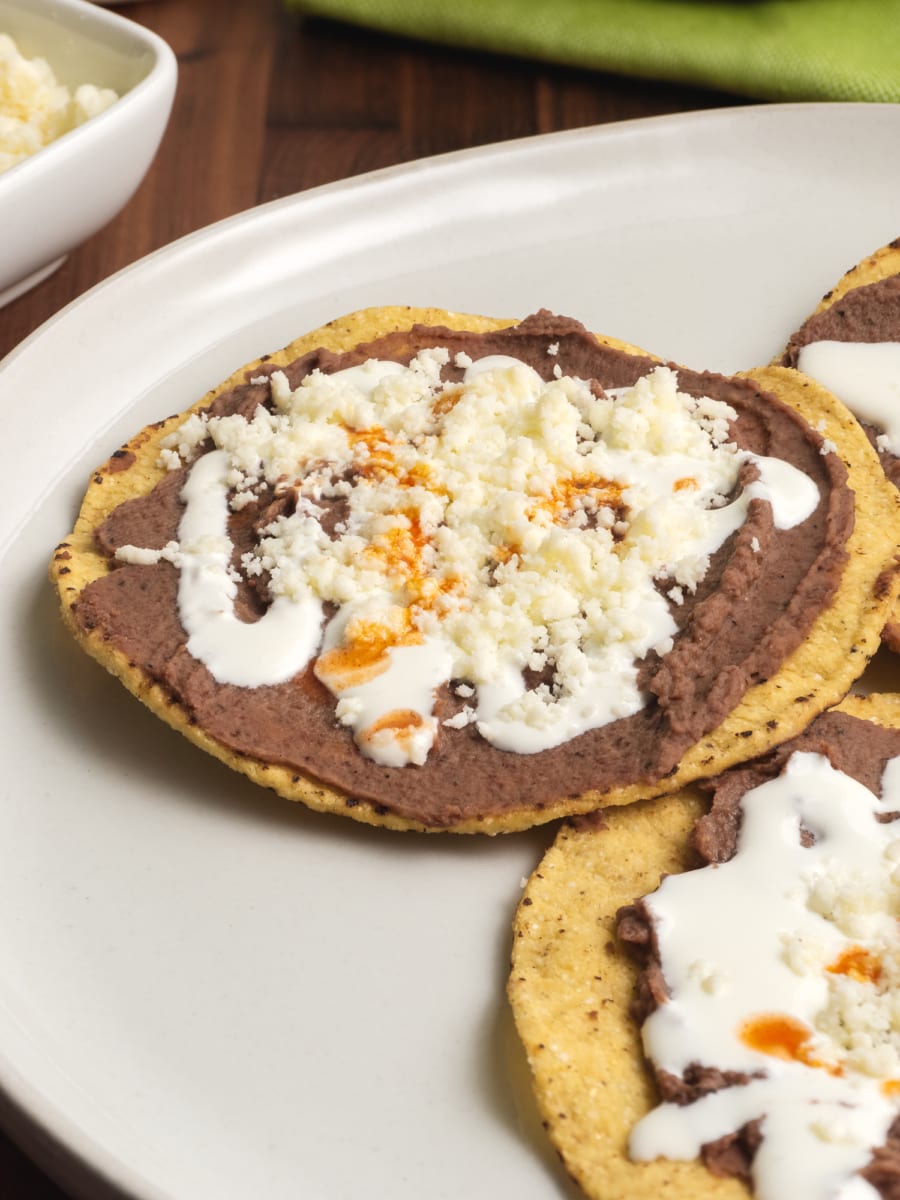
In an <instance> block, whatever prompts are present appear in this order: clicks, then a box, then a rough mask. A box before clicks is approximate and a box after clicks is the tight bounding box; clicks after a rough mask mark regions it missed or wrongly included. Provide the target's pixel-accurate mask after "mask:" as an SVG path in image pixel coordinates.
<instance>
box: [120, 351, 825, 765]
mask: <svg viewBox="0 0 900 1200" xmlns="http://www.w3.org/2000/svg"><path fill="white" fill-rule="evenodd" d="M448 357H449V356H448V354H447V352H446V351H445V350H440V349H438V350H428V351H423V352H422V353H420V354H419V355H418V356H417V358H416V359H414V360H413V362H412V364H411V365H410V367H408V368H407V367H402V366H400V365H398V364H396V363H392V362H380V361H377V360H373V361H370V362H367V363H365V364H363V365H361V366H357V367H353V368H350V369H347V370H344V371H340V372H337V373H335V374H333V375H330V376H326V375H322V374H321V373H319V372H314V373H313V375H312V376H309V377H307V379H306V380H304V381H303V382H302V383H301V384H300V386H299V387H298V388H296V389H294V390H293V391H292V390H291V389H290V388H289V386H288V384H287V381H286V379H285V378H284V376H283V375H280V374H279V373H276V374H275V375H274V376H273V378H272V381H271V386H272V397H273V412H268V411H267V410H265V409H260V410H257V413H256V414H255V415H254V417H253V419H252V421H250V422H248V421H246V420H244V418H242V417H237V416H233V417H225V418H209V419H207V418H197V417H191V418H188V420H187V421H185V423H184V424H183V425H182V426H181V427H180V429H179V430H178V431H176V433H175V434H173V435H172V436H171V437H170V438H169V439H167V442H166V443H165V446H164V456H165V461H166V462H167V464H168V465H170V466H174V465H178V464H179V463H180V462H181V461H182V459H184V458H190V457H191V456H192V454H193V453H194V450H195V448H196V447H197V446H199V445H200V444H201V443H202V442H204V441H205V439H207V438H212V441H213V444H214V446H215V447H216V448H215V449H213V450H211V451H210V452H208V453H206V454H204V455H202V456H200V457H199V458H197V460H196V462H195V463H194V464H193V466H192V467H191V469H190V473H189V476H188V481H187V483H186V485H185V487H184V490H183V494H182V495H183V499H184V501H185V511H184V515H183V517H182V521H181V525H180V528H179V532H178V545H177V547H175V548H173V547H167V548H166V553H165V556H166V557H168V558H169V559H170V561H172V562H174V563H175V564H176V565H177V566H178V567H179V569H180V580H179V591H178V604H179V612H180V615H181V619H182V623H183V625H184V627H185V630H186V631H187V633H188V637H189V641H188V649H189V651H190V652H191V654H193V655H194V656H195V657H196V658H198V659H199V660H200V661H201V662H203V663H204V664H205V665H206V666H207V667H208V668H209V670H210V671H211V672H212V674H213V675H214V676H215V678H216V679H217V680H219V681H220V682H222V683H230V684H236V685H238V686H243V687H259V686H265V685H267V684H275V683H281V682H284V681H285V680H287V679H290V678H292V677H293V676H294V675H295V674H296V673H297V672H298V671H300V670H302V669H303V668H304V667H305V666H306V665H307V664H308V663H309V662H310V661H312V660H313V659H314V658H317V663H318V665H317V667H316V671H317V674H318V675H319V677H320V679H322V680H323V682H325V683H326V686H328V687H329V688H330V689H331V691H332V692H333V693H334V695H335V697H336V698H337V700H338V717H339V719H340V720H341V721H343V722H344V723H346V724H347V725H348V726H350V727H351V728H352V729H353V731H354V735H355V737H356V739H357V742H358V744H359V745H360V748H361V750H362V752H363V753H365V754H368V755H370V756H372V757H373V758H375V759H376V760H377V761H379V762H381V763H383V764H385V765H390V766H398V765H403V764H404V763H407V762H410V763H421V762H423V761H424V759H425V757H426V755H427V753H428V750H429V749H430V747H431V745H432V744H433V741H434V738H435V736H436V735H437V732H438V725H437V720H436V718H435V716H434V712H433V709H434V696H435V692H436V689H437V688H438V687H440V686H441V685H442V684H444V683H446V682H448V681H449V680H451V679H460V680H466V681H467V682H468V683H469V684H470V685H473V686H474V688H475V690H476V695H475V699H474V701H473V704H472V706H471V712H470V713H469V714H468V715H467V717H466V720H468V719H469V717H471V719H473V720H474V721H475V722H476V724H477V728H478V730H479V732H480V733H481V735H482V736H483V737H485V738H486V739H487V740H488V741H489V742H491V743H492V744H494V745H496V746H499V747H501V748H503V749H507V750H512V751H515V752H518V753H523V754H527V753H534V752H537V751H540V750H543V749H547V748H550V747H552V746H555V745H558V744H560V743H561V742H562V741H565V740H567V739H568V738H571V737H574V736H576V735H577V734H579V733H582V732H584V731H586V730H588V729H591V728H595V727H597V726H599V725H602V724H605V723H607V722H609V721H612V720H615V719H617V718H618V717H622V716H628V715H630V714H632V713H634V712H636V711H638V709H639V708H640V707H641V706H642V704H643V703H644V699H645V698H644V697H643V696H642V694H641V693H640V691H639V689H638V687H637V671H636V667H635V662H636V660H637V659H639V658H641V657H642V656H644V655H645V654H646V653H647V652H648V651H650V650H652V649H655V650H657V651H658V652H659V653H661V654H664V653H666V652H667V651H668V650H669V649H670V648H671V645H672V639H673V637H674V634H675V632H676V626H675V622H674V620H673V617H672V615H671V611H670V605H669V602H668V601H667V600H666V598H665V597H663V596H662V595H660V594H659V592H658V591H657V588H656V586H655V580H656V579H657V578H661V577H671V578H672V579H673V580H674V581H675V584H676V585H677V586H678V587H679V588H680V589H681V594H682V595H683V592H684V590H690V589H692V588H693V587H695V586H696V585H697V583H698V582H699V580H700V579H701V578H702V576H703V573H704V572H705V570H706V565H707V563H708V558H709V556H710V555H711V554H712V553H714V551H715V550H716V549H717V548H718V547H719V546H720V545H721V544H722V542H723V541H724V539H725V538H726V537H728V536H729V534H731V533H732V532H734V531H735V530H736V529H738V528H739V527H740V526H741V524H742V523H743V522H744V520H745V518H746V513H747V506H748V504H749V502H750V500H751V499H752V498H753V497H759V498H762V499H765V500H767V501H769V503H770V504H771V505H772V509H773V519H774V520H775V523H776V524H777V525H778V527H779V528H788V527H791V526H792V525H794V524H797V523H799V522H801V521H803V520H805V519H806V518H807V517H808V516H809V515H810V513H811V512H812V511H813V510H814V508H815V507H816V504H817V502H818V491H817V488H816V487H815V485H814V484H813V483H812V481H811V480H810V479H808V478H807V477H806V476H805V475H803V474H802V473H801V472H799V471H798V470H797V469H796V468H794V467H793V466H791V465H789V464H787V463H784V462H781V461H780V460H778V459H771V458H753V459H752V461H754V462H755V463H756V465H757V466H758V468H759V472H760V479H759V480H757V481H755V482H754V483H753V484H752V485H750V486H749V487H747V488H746V489H744V491H743V493H742V494H741V495H739V496H738V497H737V498H736V499H734V500H733V501H731V502H727V497H728V495H729V493H731V491H732V490H733V488H734V485H735V483H736V481H737V477H738V472H739V470H740V467H741V464H742V463H744V462H746V461H748V459H751V458H752V456H750V455H748V454H746V453H744V452H741V451H738V450H737V448H736V447H735V446H733V445H731V444H728V443H727V442H726V441H725V438H726V437H727V429H728V421H729V419H730V417H731V416H732V415H733V414H732V413H731V410H730V409H728V407H727V406H726V405H723V404H721V403H719V402H716V401H712V400H709V399H703V400H699V401H698V400H694V399H693V398H691V397H686V396H684V395H682V394H681V393H679V392H678V391H677V386H676V385H677V379H676V376H675V374H674V372H672V371H670V370H668V369H667V368H657V369H656V370H654V371H653V372H652V373H651V374H650V375H649V376H648V377H646V378H644V379H642V380H640V381H639V382H638V384H637V385H636V386H635V387H634V388H631V389H620V391H619V393H617V394H616V396H615V397H612V398H602V397H601V398H597V397H594V396H592V394H591V392H590V389H589V387H588V386H587V384H586V383H585V382H584V381H582V380H578V379H574V378H561V379H554V380H553V381H551V382H550V383H545V382H544V381H543V380H542V379H541V378H540V376H539V375H538V374H537V372H535V371H534V370H532V369H531V368H530V367H527V366H526V365H525V364H523V363H521V362H518V361H517V360H515V359H512V358H507V357H504V356H496V355H495V356H490V357H486V358H483V359H480V360H477V361H476V362H474V363H471V365H469V366H468V367H467V368H466V370H465V377H464V381H463V384H462V386H461V387H460V386H459V385H445V384H443V383H442V382H441V380H440V371H441V366H442V364H443V363H445V362H446V361H448ZM348 474H350V475H356V476H357V479H356V483H355V485H354V486H353V487H352V488H351V486H350V484H349V483H347V482H346V476H347V475H348ZM579 479H588V480H591V479H593V480H600V481H611V483H610V486H611V488H612V498H610V497H607V498H605V499H604V494H603V492H602V488H601V490H600V493H598V495H599V499H598V498H597V496H596V495H595V496H594V498H593V499H592V494H591V493H590V491H587V492H586V491H584V490H581V491H580V490H579V487H578V486H576V485H575V484H574V483H573V481H577V480H579ZM262 480H267V481H268V482H269V484H278V485H279V486H293V487H294V489H295V491H296V494H297V497H298V502H297V511H296V513H295V514H294V515H293V516H291V517H285V518H280V519H279V520H277V521H275V522H274V523H273V525H272V526H271V527H270V529H269V530H268V531H267V532H266V533H265V535H264V536H263V538H262V540H261V542H260V545H259V548H258V550H257V552H256V553H255V554H252V555H250V556H249V559H247V560H246V561H245V562H244V564H243V565H244V569H246V570H247V571H248V572H253V571H267V572H268V573H269V578H270V592H271V593H272V595H273V597H274V600H273V603H272V604H271V606H270V608H269V610H268V611H267V612H266V614H265V615H264V616H263V617H262V619H261V620H259V621H257V622H255V623H251V624H245V623H243V622H241V621H240V620H238V618H237V617H236V616H235V614H234V607H233V605H234V596H235V593H236V582H235V578H234V574H233V570H232V566H231V557H232V547H231V544H230V541H229V539H228V533H227V521H228V511H229V503H230V504H231V506H232V507H237V506H238V505H239V504H241V503H244V502H245V501H246V499H248V498H251V497H252V494H253V490H254V488H255V487H256V485H257V483H258V482H259V481H262ZM682 485H684V486H682ZM566 489H568V491H567V490H566ZM616 489H618V493H617V494H618V499H619V501H620V503H621V505H622V506H624V510H625V512H626V514H627V516H626V520H625V521H624V524H622V525H621V527H620V526H619V525H617V524H616V519H617V517H616V514H617V512H618V513H619V515H621V511H622V510H621V509H617V505H616ZM229 496H230V497H231V499H230V501H229ZM328 497H340V498H343V499H344V500H345V501H346V504H347V506H348V517H347V520H346V522H345V523H344V526H343V527H342V528H341V529H339V530H338V531H337V534H336V536H335V537H334V538H329V537H328V536H327V535H326V534H325V532H324V531H323V529H322V527H321V525H320V524H319V521H318V515H319V513H320V509H319V502H320V501H321V500H322V499H323V498H328ZM410 514H413V515H412V516H411V515H410ZM404 539H405V540H404ZM397 545H401V546H402V547H403V553H402V554H399V556H398V555H397V554H395V553H394V550H392V549H391V547H394V548H396V546H397ZM120 553H121V557H122V558H123V559H129V556H130V561H140V559H141V555H142V554H145V553H147V552H145V551H142V550H141V549H140V548H136V547H126V548H123V550H122V551H121V552H120ZM392 554H393V555H394V557H393V558H392ZM492 555H493V556H494V558H493V560H492ZM404 556H405V558H404ZM498 556H499V557H498ZM410 563H412V565H410ZM404 564H405V565H404ZM404 572H405V573H404ZM417 588H419V589H420V592H421V589H422V588H424V589H425V592H426V593H427V594H426V595H424V598H423V594H420V592H417V591H416V589H417ZM326 602H328V603H331V604H334V605H336V606H337V608H338V612H337V615H336V616H335V617H334V618H333V619H332V620H331V621H330V622H328V623H327V624H326V625H325V628H324V634H323V628H322V626H323V612H324V608H323V606H324V603H326ZM365 613H368V614H369V617H368V618H367V620H368V621H369V624H370V625H372V624H373V623H374V625H375V626H377V625H378V624H379V622H382V621H383V620H384V619H387V618H386V617H385V616H384V614H388V615H389V616H390V619H392V620H394V619H396V618H397V614H398V613H400V614H401V615H402V614H404V613H405V614H406V626H405V632H404V635H403V636H398V637H396V638H394V639H393V640H392V639H390V638H389V639H388V643H389V644H386V645H385V647H384V649H383V653H382V654H381V657H380V660H379V661H378V662H377V664H375V663H373V669H372V671H371V672H370V677H369V678H367V679H366V678H361V677H360V674H359V672H358V671H357V672H355V673H352V678H351V677H350V676H347V675H343V674H342V670H343V668H342V665H341V663H340V661H339V656H335V655H331V657H330V659H329V660H328V665H327V667H326V666H324V665H323V658H324V656H325V655H326V653H327V652H328V651H331V650H335V649H337V648H338V647H339V645H340V643H341V639H342V638H345V637H346V631H347V629H348V626H349V627H350V628H351V629H354V628H356V626H355V625H354V624H353V623H352V622H351V618H358V617H359V616H360V614H365ZM373 614H374V615H373ZM379 614H381V615H379ZM323 638H324V640H323ZM375 657H376V658H377V657H378V656H377V655H376V656H375ZM548 662H549V664H550V666H551V667H552V669H553V670H554V672H555V675H554V683H553V685H552V686H546V685H542V686H540V687H538V688H533V689H530V690H526V688H525V685H524V680H523V675H522V672H523V670H524V669H525V668H531V669H533V670H536V671H538V672H539V671H540V670H541V669H542V667H543V666H544V665H545V664H547V663H548ZM398 713H400V714H402V713H414V714H417V717H418V721H417V722H413V723H409V724H407V725H406V726H402V724H401V723H399V722H398V721H392V720H391V719H390V718H391V714H394V715H395V716H396V714H398Z"/></svg>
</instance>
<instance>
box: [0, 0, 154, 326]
mask: <svg viewBox="0 0 900 1200" xmlns="http://www.w3.org/2000/svg"><path fill="white" fill-rule="evenodd" d="M176 76H177V67H176V62H175V56H174V54H173V53H172V51H171V49H170V48H169V46H167V45H166V43H165V42H164V41H163V40H162V39H161V38H159V37H157V36H156V35H155V34H153V33H151V32H150V31H148V30H146V29H144V28H143V27H142V26H140V25H138V24H137V23H136V22H134V21H131V20H128V19H126V18H124V17H122V16H119V15H118V14H116V13H113V12H109V11H107V10H105V9H102V8H99V7H97V6H95V5H93V4H90V3H87V2H86V0H0V231H2V233H0V304H5V303H7V302H9V301H10V300H12V299H14V298H15V297H16V296H18V295H20V294H21V293H22V292H23V291H25V290H26V289H27V288H29V287H31V286H33V285H34V284H36V283H38V282H39V281H40V280H41V279H43V278H45V277H46V276H47V275H49V274H50V272H51V271H53V270H54V269H55V268H56V267H58V266H59V265H60V263H61V262H62V261H63V260H64V259H65V257H66V255H67V254H68V253H69V251H70V250H72V249H73V248H74V247H75V246H77V245H78V244H79V243H80V242H82V241H84V240H85V239H86V238H88V237H90V236H91V234H93V233H96V232H97V230H99V229H101V228H102V227H103V226H104V225H105V224H106V223H107V222H108V221H109V220H111V218H112V217H114V216H115V214H116V213H117V212H118V211H119V210H120V209H121V208H122V207H123V206H124V204H125V203H126V202H127V201H128V200H129V199H130V198H131V196H132V195H133V193H134V192H135V190H136V189H137V187H138V185H139V184H140V182H141V180H142V179H143V177H144V175H145V174H146V172H147V169H148V167H149V166H150V164H151V162H152V161H153V157H154V155H155V154H156V151H157V148H158V146H159V143H160V140H161V138H162V135H163V132H164V131H165V127H166V123H167V122H168V119H169V113H170V111H171V108H172V99H173V97H174V94H175V82H176Z"/></svg>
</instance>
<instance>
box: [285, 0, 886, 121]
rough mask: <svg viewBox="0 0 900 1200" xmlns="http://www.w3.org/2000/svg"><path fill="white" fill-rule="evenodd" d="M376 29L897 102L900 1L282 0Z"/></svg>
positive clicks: (773, 96)
mask: <svg viewBox="0 0 900 1200" xmlns="http://www.w3.org/2000/svg"><path fill="white" fill-rule="evenodd" d="M285 3H286V4H287V6H288V7H289V8H292V9H294V10H295V11H299V12H304V13H308V14H310V15H316V16H323V17H331V18H334V19H337V20H342V21H349V22H352V23H353V24H356V25H363V26H367V27H369V28H374V29H379V30H382V31H384V32H389V33H397V34H404V35H406V36H409V37H415V38H424V39H426V40H428V41H434V42H443V43H448V44H450V45H455V46H463V47H469V48H472V49H479V50H491V51H496V52H500V53H507V54H516V55H520V56H527V57H530V58H539V59H544V60H546V61H550V62H560V63H568V64H570V65H573V66H579V67H591V68H598V69H600V70H604V71H613V72H617V73H618V74H622V75H638V76H642V77H644V78H647V79H665V80H670V81H673V82H679V83H692V84H701V85H703V86H706V87H711V88H717V89H720V90H724V91H728V92H732V93H737V94H740V95H745V96H752V97H756V98H759V99H766V100H881V101H885V100H887V101H900V0H285Z"/></svg>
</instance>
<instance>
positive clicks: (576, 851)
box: [508, 695, 900, 1200]
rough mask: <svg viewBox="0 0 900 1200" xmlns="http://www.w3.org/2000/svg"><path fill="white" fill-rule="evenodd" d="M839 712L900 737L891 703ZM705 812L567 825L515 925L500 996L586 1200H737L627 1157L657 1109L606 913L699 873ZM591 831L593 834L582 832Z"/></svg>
mask: <svg viewBox="0 0 900 1200" xmlns="http://www.w3.org/2000/svg"><path fill="white" fill-rule="evenodd" d="M837 709H838V711H840V712H846V713H849V714H850V715H851V716H854V717H859V718H861V719H863V720H870V721H873V722H875V723H876V724H879V725H883V726H887V727H892V728H900V695H879V696H870V697H865V698H864V697H859V696H853V697H848V698H847V699H846V700H844V701H843V702H842V703H841V704H839V705H837ZM706 807H707V802H706V801H705V800H704V799H703V798H702V797H701V796H700V794H699V793H698V792H697V791H695V790H692V789H690V788H688V789H685V790H682V791H681V792H679V793H677V794H674V795H670V796H663V797H660V798H657V799H652V800H648V801H643V802H641V803H639V804H635V805H633V806H632V807H631V808H629V809H627V810H622V809H619V810H615V811H608V812H606V813H603V814H597V815H596V816H595V817H594V818H591V819H589V820H587V821H584V822H583V823H581V824H580V825H579V824H578V823H577V822H576V823H573V824H565V825H563V826H562V828H561V829H560V831H559V834H558V836H557V838H556V841H555V842H554V844H553V845H552V846H551V848H550V849H549V850H548V851H547V853H546V854H545V855H544V857H543V859H542V860H541V862H540V863H539V865H538V867H537V869H536V870H535V872H534V873H533V875H532V876H531V879H530V880H529V882H528V885H527V887H526V889H525V891H524V893H523V895H522V899H521V901H520V903H519V907H518V909H517V912H516V916H515V923H514V930H513V950H512V966H511V970H510V975H509V982H508V995H509V1000H510V1003H511V1005H512V1009H513V1015H514V1018H515V1022H516V1028H517V1029H518V1032H519V1035H520V1037H521V1040H522V1043H523V1045H524V1047H525V1052H526V1055H527V1057H528V1063H529V1066H530V1068H531V1072H532V1079H533V1084H534V1091H535V1096H536V1098H537V1102H538V1106H539V1108H540V1111H541V1115H542V1117H543V1119H544V1123H545V1127H546V1129H547V1132H548V1133H549V1136H550V1138H551V1140H552V1142H553V1144H554V1146H555V1147H556V1149H557V1151H558V1152H559V1154H560V1157H561V1158H562V1161H563V1164H564V1165H565V1168H566V1170H567V1171H568V1172H569V1174H570V1175H571V1176H572V1178H573V1179H574V1180H575V1181H576V1182H577V1183H578V1184H579V1186H580V1187H581V1188H582V1190H583V1191H584V1192H585V1194H586V1195H587V1196H588V1197H589V1198H590V1200H747V1197H749V1196H750V1194H751V1193H750V1192H749V1191H748V1189H747V1188H746V1187H745V1186H744V1185H743V1184H742V1183H741V1182H740V1181H738V1180H736V1179H728V1178H717V1177H716V1176H714V1175H712V1174H711V1173H710V1172H709V1171H708V1170H707V1169H706V1168H705V1167H704V1166H703V1164H702V1163H701V1162H699V1161H694V1162H681V1161H670V1160H667V1159H657V1160H655V1161H653V1162H644V1163H635V1162H632V1161H631V1160H630V1159H629V1157H628V1150H627V1144H628V1138H629V1135H630V1133H631V1129H632V1127H633V1126H634V1124H635V1123H636V1122H637V1121H638V1120H639V1119H640V1118H641V1117H642V1116H644V1115H645V1114H646V1113H648V1112H649V1111H650V1110H651V1109H652V1108H653V1107H655V1105H656V1104H657V1103H658V1102H659V1097H658V1093H657V1089H656V1084H655V1082H654V1080H653V1077H652V1075H651V1073H650V1071H649V1069H648V1068H647V1067H646V1065H645V1060H644V1056H643V1050H642V1046H641V1035H640V1029H639V1027H638V1024H637V1022H636V1021H634V1020H633V1019H632V1018H631V1016H630V1005H631V1002H632V999H633V997H634V994H635V985H636V983H637V978H638V970H637V967H636V965H635V961H634V959H633V957H632V955H631V954H630V953H629V951H628V950H627V948H625V947H624V946H623V945H621V944H620V943H619V941H618V940H617V937H616V912H617V910H618V909H619V908H620V907H621V906H622V905H625V904H632V903H634V901H635V900H636V899H637V898H638V897H639V896H643V895H645V894H647V893H648V892H652V891H653V890H654V889H655V888H656V887H657V886H658V884H659V882H660V879H661V878H662V876H663V875H667V874H673V873H677V872H681V871H684V870H686V869H687V868H688V867H689V866H692V865H696V861H695V860H694V859H692V854H691V850H690V848H689V842H688V838H689V835H690V832H691V830H692V828H693V826H694V824H695V822H696V820H697V818H698V817H700V816H701V815H702V814H703V813H704V812H705V811H706ZM591 820H592V821H593V822H594V824H593V825H592V824H591Z"/></svg>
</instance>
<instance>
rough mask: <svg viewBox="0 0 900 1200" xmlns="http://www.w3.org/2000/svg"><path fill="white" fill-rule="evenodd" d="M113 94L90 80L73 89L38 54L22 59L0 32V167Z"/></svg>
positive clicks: (87, 116) (97, 108)
mask: <svg viewBox="0 0 900 1200" xmlns="http://www.w3.org/2000/svg"><path fill="white" fill-rule="evenodd" d="M118 98H119V97H118V94H117V93H116V92H114V91H113V90H112V89H111V88H101V87H96V86H94V84H91V83H83V84H81V85H79V86H78V87H77V88H76V89H75V91H74V92H70V91H69V89H68V88H67V87H65V86H64V85H63V84H61V83H60V82H59V81H58V80H57V78H56V75H55V74H54V72H53V69H52V68H51V66H50V64H49V63H48V62H47V61H46V60H45V59H43V58H31V59H29V58H25V57H24V55H22V54H21V53H20V51H19V48H18V46H17V45H16V43H15V42H14V41H13V39H12V38H11V37H10V36H9V35H8V34H5V33H0V172H3V171H6V170H8V169H9V168H10V167H14V166H15V165H16V164H17V163H19V162H21V161H22V160H23V159H25V158H28V157H29V156H30V155H32V154H34V153H36V151H38V150H41V149H42V148H43V147H44V146H48V145H49V144H50V143H51V142H53V141H55V140H56V139H57V138H59V137H62V135H63V134H64V133H69V132H70V131H71V130H73V129H75V128H76V127H77V126H79V125H82V124H83V123H84V122H85V121H87V120H89V119H90V118H91V117H94V116H97V115H98V114H99V113H101V112H103V111H104V110H105V109H107V108H109V106H110V105H111V104H113V103H114V102H115V101H116V100H118Z"/></svg>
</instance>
